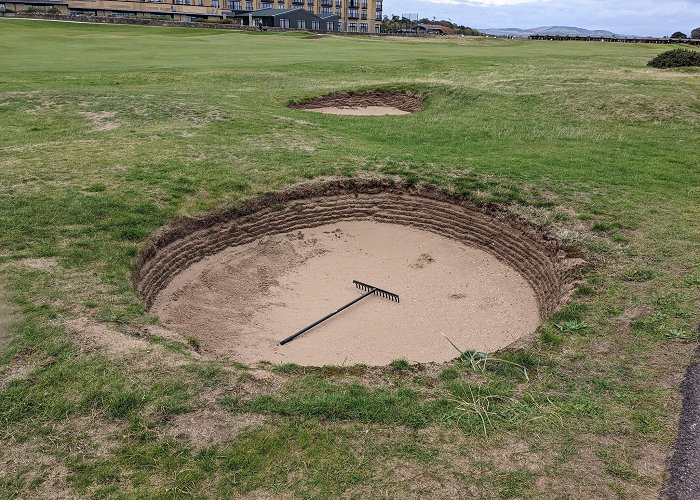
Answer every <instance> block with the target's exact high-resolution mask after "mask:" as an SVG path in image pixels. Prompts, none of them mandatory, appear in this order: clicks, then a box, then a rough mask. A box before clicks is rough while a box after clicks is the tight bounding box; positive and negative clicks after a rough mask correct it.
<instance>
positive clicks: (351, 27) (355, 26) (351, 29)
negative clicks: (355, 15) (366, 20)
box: [348, 23, 357, 33]
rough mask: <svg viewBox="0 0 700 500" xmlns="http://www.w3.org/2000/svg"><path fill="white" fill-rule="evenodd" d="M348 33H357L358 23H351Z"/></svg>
mask: <svg viewBox="0 0 700 500" xmlns="http://www.w3.org/2000/svg"><path fill="white" fill-rule="evenodd" d="M348 31H350V32H351V33H355V32H356V31H357V23H349V24H348Z"/></svg>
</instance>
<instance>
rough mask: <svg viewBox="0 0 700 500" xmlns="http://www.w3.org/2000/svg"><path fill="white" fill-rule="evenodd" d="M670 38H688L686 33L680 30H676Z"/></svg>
mask: <svg viewBox="0 0 700 500" xmlns="http://www.w3.org/2000/svg"><path fill="white" fill-rule="evenodd" d="M671 38H688V35H686V34H685V33H683V32H682V31H676V32H675V33H674V34H673V35H671Z"/></svg>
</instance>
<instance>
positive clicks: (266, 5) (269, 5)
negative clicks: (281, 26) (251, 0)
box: [261, 2, 273, 9]
mask: <svg viewBox="0 0 700 500" xmlns="http://www.w3.org/2000/svg"><path fill="white" fill-rule="evenodd" d="M261 5H262V8H263V9H272V8H273V4H272V2H263V3H262V4H261Z"/></svg>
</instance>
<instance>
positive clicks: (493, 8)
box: [384, 0, 700, 36]
mask: <svg viewBox="0 0 700 500" xmlns="http://www.w3.org/2000/svg"><path fill="white" fill-rule="evenodd" d="M402 13H417V14H419V16H420V17H428V18H432V17H433V16H435V17H437V18H438V19H451V20H452V21H453V22H456V23H457V24H464V25H466V26H471V27H473V28H534V27H537V26H551V25H555V26H578V27H580V28H588V29H605V30H610V31H613V32H615V33H620V34H624V35H653V36H664V35H671V33H673V32H674V31H678V30H680V31H683V32H684V33H686V34H690V31H691V30H692V29H693V28H697V27H700V0H384V14H385V15H391V14H399V15H400V14H402Z"/></svg>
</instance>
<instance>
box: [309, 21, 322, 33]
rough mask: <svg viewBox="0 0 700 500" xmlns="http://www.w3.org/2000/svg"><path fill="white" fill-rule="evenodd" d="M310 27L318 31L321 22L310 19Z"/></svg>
mask: <svg viewBox="0 0 700 500" xmlns="http://www.w3.org/2000/svg"><path fill="white" fill-rule="evenodd" d="M311 29H312V30H314V31H318V30H320V29H321V23H320V22H319V21H311Z"/></svg>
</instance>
